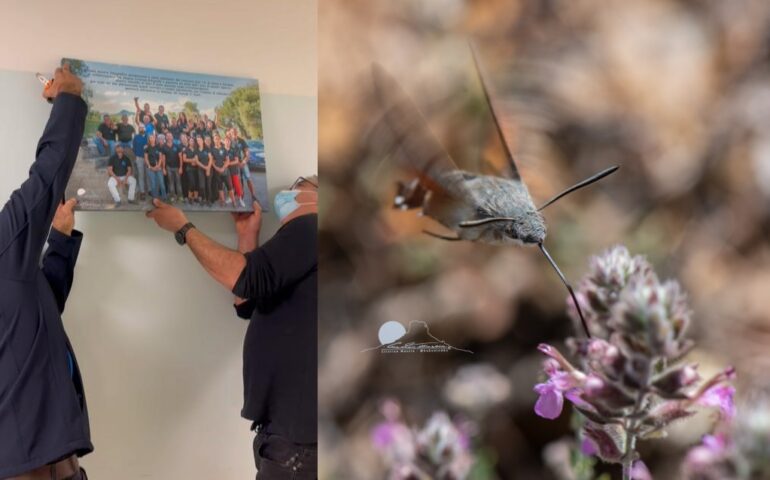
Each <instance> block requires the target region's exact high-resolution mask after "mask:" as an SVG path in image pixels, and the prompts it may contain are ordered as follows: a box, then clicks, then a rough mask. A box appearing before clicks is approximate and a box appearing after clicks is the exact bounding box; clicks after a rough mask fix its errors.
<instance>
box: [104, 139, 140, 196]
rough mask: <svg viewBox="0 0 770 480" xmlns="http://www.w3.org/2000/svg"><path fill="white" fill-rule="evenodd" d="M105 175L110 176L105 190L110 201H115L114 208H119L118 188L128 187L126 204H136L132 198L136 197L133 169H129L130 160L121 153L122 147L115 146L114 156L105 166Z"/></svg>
mask: <svg viewBox="0 0 770 480" xmlns="http://www.w3.org/2000/svg"><path fill="white" fill-rule="evenodd" d="M107 175H109V176H110V178H109V180H107V188H108V189H109V191H110V195H112V199H113V200H114V201H115V207H116V208H117V207H120V192H119V191H118V187H122V186H124V185H128V203H136V202H135V201H134V197H135V195H136V178H134V176H133V169H132V168H131V160H129V158H128V157H127V156H126V155H125V153H124V152H123V145H120V144H118V145H116V146H115V155H113V156H111V157H110V161H109V163H108V164H107Z"/></svg>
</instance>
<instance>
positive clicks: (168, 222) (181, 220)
mask: <svg viewBox="0 0 770 480" xmlns="http://www.w3.org/2000/svg"><path fill="white" fill-rule="evenodd" d="M152 204H153V205H155V208H153V209H152V210H150V211H149V212H147V218H151V219H153V220H155V223H157V224H158V226H159V227H160V228H162V229H164V230H168V231H169V232H171V233H176V232H178V231H179V230H180V229H181V228H182V227H184V226H185V225H186V224H187V217H186V216H185V214H184V212H182V211H181V210H179V209H178V208H176V207H172V206H171V205H169V204H167V203H163V202H161V201H160V200H158V199H157V198H156V199H154V200H153V201H152Z"/></svg>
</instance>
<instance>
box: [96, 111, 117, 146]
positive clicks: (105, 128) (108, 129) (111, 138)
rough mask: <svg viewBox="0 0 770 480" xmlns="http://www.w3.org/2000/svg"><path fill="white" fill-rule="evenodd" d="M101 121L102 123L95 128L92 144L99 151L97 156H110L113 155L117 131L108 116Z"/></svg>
mask: <svg viewBox="0 0 770 480" xmlns="http://www.w3.org/2000/svg"><path fill="white" fill-rule="evenodd" d="M103 119H104V121H103V122H102V123H100V124H99V126H98V127H97V128H96V138H94V143H95V144H96V149H97V150H99V155H112V154H114V153H115V138H116V136H117V133H118V130H117V127H116V126H115V124H114V123H112V118H110V116H109V115H107V114H105V115H104V117H103Z"/></svg>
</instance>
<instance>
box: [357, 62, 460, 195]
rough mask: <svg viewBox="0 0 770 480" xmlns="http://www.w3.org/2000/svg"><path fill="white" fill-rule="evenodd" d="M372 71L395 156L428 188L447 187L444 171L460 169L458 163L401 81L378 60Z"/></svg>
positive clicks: (436, 189) (402, 165) (383, 118)
mask: <svg viewBox="0 0 770 480" xmlns="http://www.w3.org/2000/svg"><path fill="white" fill-rule="evenodd" d="M372 74H373V76H374V89H375V93H376V95H375V96H376V97H377V100H378V102H379V103H380V106H381V107H382V109H383V115H382V122H384V124H385V125H386V126H387V130H388V131H389V132H390V134H391V135H392V139H391V143H392V145H391V148H392V151H393V156H394V158H396V159H397V161H398V163H399V164H400V165H401V167H402V168H404V169H407V170H409V171H411V172H412V173H414V174H415V175H416V176H417V177H418V178H419V179H420V181H421V183H422V184H423V185H424V186H425V187H426V188H428V189H429V190H433V191H438V190H444V186H443V185H442V182H443V179H442V174H443V173H446V172H449V171H452V170H457V169H458V168H457V165H456V164H455V162H454V161H453V160H452V158H451V157H450V156H449V153H447V151H446V150H445V149H444V147H443V146H442V145H441V143H440V142H439V141H438V139H437V138H436V137H435V136H434V135H433V132H431V130H430V127H428V122H427V121H426V120H425V117H423V115H422V113H420V110H419V109H418V108H417V105H415V104H414V102H413V101H412V99H411V98H409V96H408V95H407V94H406V92H404V90H403V89H402V88H401V86H400V85H399V84H398V82H397V81H396V80H395V79H394V78H393V77H392V76H391V75H390V74H388V73H387V72H386V71H385V70H384V69H383V68H382V67H381V66H380V65H378V64H374V65H373V66H372Z"/></svg>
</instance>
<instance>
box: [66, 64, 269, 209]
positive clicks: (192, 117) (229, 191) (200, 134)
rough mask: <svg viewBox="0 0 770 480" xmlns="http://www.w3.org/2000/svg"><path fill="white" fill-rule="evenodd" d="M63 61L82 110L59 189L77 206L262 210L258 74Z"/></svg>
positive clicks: (264, 190) (262, 151) (264, 196)
mask: <svg viewBox="0 0 770 480" xmlns="http://www.w3.org/2000/svg"><path fill="white" fill-rule="evenodd" d="M62 62H68V63H69V64H70V67H71V69H72V71H73V72H75V73H76V74H77V75H79V76H80V78H82V79H83V82H84V84H85V88H84V91H83V98H84V99H85V101H86V102H87V103H88V107H89V109H88V117H87V119H86V127H85V133H84V135H83V141H82V144H81V147H80V153H79V155H78V160H77V162H76V164H75V168H74V170H73V173H72V177H71V179H70V182H69V184H68V186H67V193H66V196H67V198H72V197H75V198H77V199H78V205H79V207H80V208H81V209H82V210H119V211H131V210H148V209H150V208H152V199H153V198H159V199H161V200H163V201H165V202H168V203H171V204H174V205H176V206H178V207H180V208H182V209H184V210H188V211H250V210H252V209H253V202H254V200H257V201H258V202H259V204H260V205H261V206H262V209H263V210H267V209H268V208H269V205H268V202H269V201H268V196H267V180H266V176H265V172H266V159H265V148H264V142H263V134H262V109H261V101H260V94H259V84H258V81H257V80H255V79H248V78H237V77H225V76H219V75H206V74H198V73H186V72H175V71H169V70H158V69H150V68H141V67H131V66H124V65H113V64H108V63H99V62H90V61H84V60H78V59H63V60H62Z"/></svg>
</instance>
